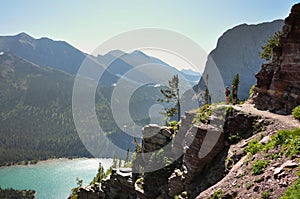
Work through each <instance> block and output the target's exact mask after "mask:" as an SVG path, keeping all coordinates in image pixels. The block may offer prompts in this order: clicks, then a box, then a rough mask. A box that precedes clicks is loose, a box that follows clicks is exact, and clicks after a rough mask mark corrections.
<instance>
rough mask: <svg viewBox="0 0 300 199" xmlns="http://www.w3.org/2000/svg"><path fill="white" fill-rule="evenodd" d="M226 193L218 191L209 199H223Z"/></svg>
mask: <svg viewBox="0 0 300 199" xmlns="http://www.w3.org/2000/svg"><path fill="white" fill-rule="evenodd" d="M223 196H224V193H223V191H222V190H221V189H218V190H217V191H216V192H215V193H214V194H213V195H212V196H210V197H209V199H221V198H223Z"/></svg>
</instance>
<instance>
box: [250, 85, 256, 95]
mask: <svg viewBox="0 0 300 199" xmlns="http://www.w3.org/2000/svg"><path fill="white" fill-rule="evenodd" d="M254 89H255V85H252V86H251V88H250V90H249V97H251V96H252V95H253V92H254Z"/></svg>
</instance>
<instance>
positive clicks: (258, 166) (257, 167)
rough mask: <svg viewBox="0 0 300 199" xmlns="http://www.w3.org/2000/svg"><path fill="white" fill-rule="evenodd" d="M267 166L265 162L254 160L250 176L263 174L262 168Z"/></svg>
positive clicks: (267, 162)
mask: <svg viewBox="0 0 300 199" xmlns="http://www.w3.org/2000/svg"><path fill="white" fill-rule="evenodd" d="M268 164H269V161H267V160H256V161H255V162H254V163H253V166H252V175H259V174H262V173H263V172H264V170H263V169H264V168H266V166H267V165H268Z"/></svg>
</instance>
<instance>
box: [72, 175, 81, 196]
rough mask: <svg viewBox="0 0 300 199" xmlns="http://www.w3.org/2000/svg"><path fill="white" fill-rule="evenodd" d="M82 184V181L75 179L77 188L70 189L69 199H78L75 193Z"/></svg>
mask: <svg viewBox="0 0 300 199" xmlns="http://www.w3.org/2000/svg"><path fill="white" fill-rule="evenodd" d="M82 182H83V181H82V180H81V179H79V178H76V184H77V187H75V188H73V189H72V193H71V199H78V196H77V192H78V190H79V188H80V187H81V186H82Z"/></svg>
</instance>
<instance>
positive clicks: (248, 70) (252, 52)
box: [198, 20, 284, 99]
mask: <svg viewBox="0 0 300 199" xmlns="http://www.w3.org/2000/svg"><path fill="white" fill-rule="evenodd" d="M283 24H284V23H283V20H276V21H273V22H267V23H261V24H257V25H247V24H242V25H239V26H236V27H234V28H232V29H229V30H227V31H226V32H225V33H224V34H223V35H222V36H221V37H220V38H219V39H218V43H217V47H216V48H215V49H214V50H213V51H212V52H211V53H210V54H209V57H210V59H208V60H207V62H206V65H205V71H204V74H203V75H202V77H206V74H209V79H208V84H213V83H214V82H213V79H214V77H215V75H216V74H215V73H214V71H212V70H211V69H212V66H213V65H214V64H216V66H217V68H218V70H219V71H220V74H221V76H222V79H223V81H224V85H225V86H231V82H232V80H233V77H234V75H235V74H236V73H239V75H240V86H239V93H238V95H239V98H240V99H246V98H248V96H249V89H250V88H251V86H252V85H254V84H255V77H254V75H255V74H256V73H257V72H258V71H259V70H260V66H261V65H262V63H263V60H262V59H261V58H260V57H259V52H260V51H261V46H263V45H264V44H265V42H266V41H267V40H268V38H269V37H270V36H271V35H273V34H274V33H275V32H277V31H278V30H280V29H281V28H282V26H283ZM198 86H199V87H200V88H201V89H203V88H205V83H204V79H203V78H202V79H201V80H200V82H199V84H198ZM221 94H222V96H223V95H224V93H223V92H222V93H221Z"/></svg>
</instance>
